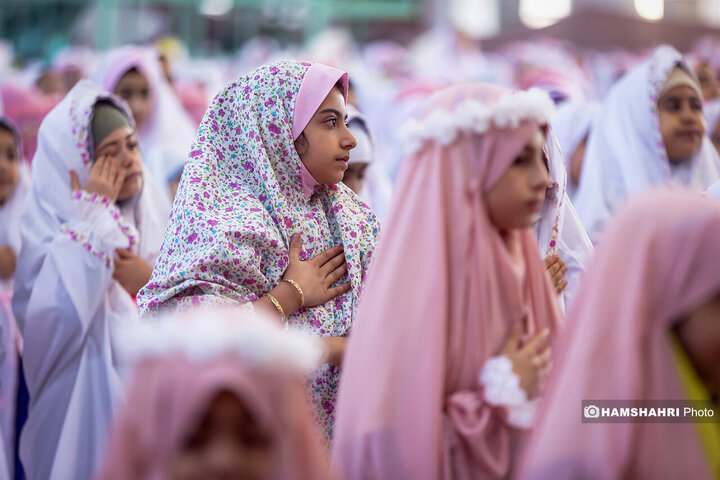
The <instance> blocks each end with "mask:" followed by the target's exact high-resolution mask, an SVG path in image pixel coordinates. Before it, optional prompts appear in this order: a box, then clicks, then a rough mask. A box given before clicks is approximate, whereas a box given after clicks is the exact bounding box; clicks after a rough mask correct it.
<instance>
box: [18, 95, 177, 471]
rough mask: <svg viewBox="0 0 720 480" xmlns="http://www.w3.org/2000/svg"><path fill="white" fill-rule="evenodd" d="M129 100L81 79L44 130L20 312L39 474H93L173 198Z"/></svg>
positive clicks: (30, 438) (26, 211)
mask: <svg viewBox="0 0 720 480" xmlns="http://www.w3.org/2000/svg"><path fill="white" fill-rule="evenodd" d="M147 178H148V176H147V173H146V171H145V170H144V169H143V165H142V157H141V155H140V151H139V148H138V146H137V135H136V134H135V130H134V127H133V123H132V119H131V117H130V114H129V112H128V111H127V110H126V107H125V104H124V103H122V101H121V100H120V99H118V98H117V97H113V96H111V95H110V94H109V93H107V92H105V91H103V90H101V89H100V88H98V87H96V86H94V85H92V84H91V83H89V82H87V81H81V82H79V83H78V84H77V85H76V86H75V87H74V88H73V89H72V90H71V91H70V92H69V93H68V95H67V96H66V97H65V99H64V100H63V101H62V102H61V103H60V104H58V106H57V107H55V108H54V109H53V110H52V111H51V112H50V113H49V114H48V116H47V117H46V118H45V120H44V121H43V123H42V125H41V126H40V132H39V136H38V151H37V153H36V155H35V158H34V159H33V179H32V183H31V186H30V191H29V192H28V196H27V198H26V201H25V205H24V207H23V215H22V223H21V225H22V227H21V234H22V242H23V249H22V251H21V253H20V256H19V259H18V267H17V273H16V276H15V292H14V296H13V310H14V312H15V316H16V318H17V321H18V324H19V326H20V329H21V331H22V334H23V338H24V350H23V360H22V361H23V368H24V371H25V377H26V380H27V384H28V390H29V393H30V398H31V402H30V407H29V415H28V420H27V423H26V425H25V428H24V430H23V432H22V435H21V439H20V458H21V460H22V462H23V465H24V467H25V471H26V474H27V476H28V478H46V479H66V478H89V476H90V473H91V471H92V469H93V466H94V463H95V460H96V457H97V454H98V452H99V448H100V447H101V445H102V441H103V438H104V436H105V423H106V421H107V420H108V419H109V417H110V413H111V407H112V403H113V400H114V398H115V396H116V394H117V393H118V390H119V388H120V384H119V379H118V376H117V367H118V365H117V361H116V359H115V357H114V355H113V350H112V349H113V334H112V329H113V327H114V326H116V325H117V324H119V323H122V322H128V321H132V320H133V319H134V318H136V316H137V313H136V309H135V305H134V303H133V298H132V297H133V295H134V294H135V293H136V292H137V290H138V289H139V288H140V286H141V285H143V284H144V283H146V282H147V280H148V278H149V275H150V266H149V264H152V262H153V261H154V258H155V256H156V253H157V251H158V249H159V245H160V239H161V235H162V232H163V231H164V222H165V218H167V217H166V215H167V213H166V212H167V205H166V204H164V203H163V197H162V196H161V194H160V193H159V192H157V191H153V190H152V183H150V182H147V181H146V180H147Z"/></svg>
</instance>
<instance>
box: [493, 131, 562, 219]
mask: <svg viewBox="0 0 720 480" xmlns="http://www.w3.org/2000/svg"><path fill="white" fill-rule="evenodd" d="M544 145H545V135H544V134H543V131H542V129H541V128H538V129H537V131H535V133H533V135H532V136H531V137H530V139H529V140H528V141H527V143H526V144H525V147H523V150H522V151H521V152H520V153H519V154H518V156H517V157H516V158H515V160H514V161H513V163H512V164H511V165H510V167H509V168H508V169H507V171H505V173H504V174H503V176H502V177H500V180H498V181H497V183H496V184H495V185H493V187H492V188H491V189H490V190H489V191H488V192H487V193H486V194H485V202H486V204H487V209H488V214H489V215H490V220H491V221H492V223H493V224H494V225H495V227H497V228H498V229H499V230H500V231H508V230H512V229H516V228H527V227H529V226H531V225H532V224H533V222H534V221H535V220H536V219H537V216H538V214H539V212H540V209H541V208H542V206H543V203H544V202H545V191H546V189H547V187H548V184H549V183H550V177H549V175H548V169H547V166H546V165H547V163H546V160H545V153H544V151H543V146H544Z"/></svg>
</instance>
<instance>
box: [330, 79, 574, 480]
mask: <svg viewBox="0 0 720 480" xmlns="http://www.w3.org/2000/svg"><path fill="white" fill-rule="evenodd" d="M552 109H553V105H552V101H551V100H550V98H549V97H548V96H547V95H546V94H544V93H539V92H510V91H508V90H505V89H503V88H501V87H497V86H492V85H488V84H482V83H475V84H467V85H461V86H456V87H450V88H447V89H444V90H442V91H441V92H439V93H437V94H436V95H434V96H433V97H431V99H430V100H429V102H428V104H427V106H426V108H425V110H424V113H423V115H422V116H421V119H420V120H419V121H415V122H413V123H412V124H411V125H412V126H411V127H408V128H407V129H405V133H404V137H405V138H406V142H409V143H408V144H407V146H408V152H411V153H410V154H409V155H408V156H406V157H405V160H404V163H403V167H402V170H401V172H400V175H399V178H398V183H397V196H396V198H397V199H399V201H397V202H395V203H394V205H393V207H392V210H391V212H390V219H389V222H388V230H387V231H386V232H384V234H383V237H382V240H381V244H380V246H379V251H378V258H377V259H376V263H375V266H374V267H373V270H372V271H371V273H370V277H369V279H368V284H367V286H366V288H365V292H364V294H363V295H364V297H363V300H362V302H361V304H360V308H359V312H358V319H357V321H356V322H355V326H354V327H353V333H352V335H351V336H350V341H349V345H348V349H347V352H346V355H345V360H344V363H343V374H342V379H341V384H340V397H339V399H338V425H337V430H336V435H335V441H334V442H335V443H334V449H333V466H334V467H335V468H337V469H338V470H339V471H340V472H342V473H344V475H345V478H347V479H364V478H374V479H388V480H389V479H397V478H412V479H415V480H424V479H427V480H430V479H432V480H437V479H451V478H464V479H471V478H504V477H506V476H507V475H508V474H509V473H510V470H511V465H512V459H513V455H514V454H515V446H516V442H517V439H518V435H519V433H520V431H518V430H516V429H514V428H513V427H511V426H510V425H509V424H508V423H507V422H506V419H505V418H504V417H503V413H502V411H501V409H496V408H494V407H492V406H491V405H490V404H489V403H487V402H486V399H485V397H484V392H483V388H482V387H481V385H480V382H479V380H478V376H479V373H480V370H481V368H482V367H483V365H484V364H485V363H486V361H487V360H488V359H490V358H491V357H493V356H495V355H498V354H499V353H500V351H501V350H502V348H503V346H504V344H505V342H506V340H507V337H508V335H509V333H510V331H511V330H512V329H513V328H514V327H515V326H520V327H521V328H522V330H523V332H524V333H525V334H527V335H531V334H534V333H536V332H539V331H540V330H542V329H544V328H546V327H547V328H549V329H550V330H551V331H555V330H556V329H557V328H559V327H560V325H561V323H562V316H561V313H560V310H559V304H558V301H557V299H556V296H555V293H554V291H553V290H552V288H551V285H550V281H549V278H548V275H547V273H546V272H545V268H544V266H543V263H542V260H541V259H540V254H539V252H538V246H537V240H536V238H535V235H534V234H533V231H532V229H531V228H527V229H522V230H516V231H511V232H508V234H507V238H505V239H503V237H502V236H501V234H500V232H499V231H498V230H497V228H496V227H495V226H494V225H493V224H492V223H491V220H490V218H489V215H488V212H487V209H486V208H487V207H486V205H485V200H484V196H485V194H486V193H487V192H488V190H489V189H490V188H492V187H493V185H495V184H496V182H497V181H498V180H499V179H500V178H501V177H502V175H503V174H504V173H505V171H506V170H507V169H508V167H509V166H510V165H511V163H512V161H513V159H514V158H515V157H516V156H517V154H518V153H519V152H520V151H521V150H522V148H523V146H524V145H525V143H526V142H527V141H528V139H529V138H530V136H531V135H532V134H533V132H535V131H537V129H538V128H539V127H540V126H541V125H543V124H545V123H547V121H548V120H549V118H550V114H551V111H552Z"/></svg>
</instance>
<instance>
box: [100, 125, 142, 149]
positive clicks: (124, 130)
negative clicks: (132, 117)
mask: <svg viewBox="0 0 720 480" xmlns="http://www.w3.org/2000/svg"><path fill="white" fill-rule="evenodd" d="M134 133H135V131H134V130H133V129H132V128H130V127H128V126H124V127H120V128H118V129H116V130H113V132H112V133H110V134H109V135H108V136H107V137H105V138H104V139H103V141H102V142H100V145H98V146H97V148H103V147H104V146H106V145H107V144H109V143H111V142H117V141H118V140H124V139H125V138H127V137H128V136H130V135H132V134H134Z"/></svg>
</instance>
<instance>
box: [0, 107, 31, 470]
mask: <svg viewBox="0 0 720 480" xmlns="http://www.w3.org/2000/svg"><path fill="white" fill-rule="evenodd" d="M22 158H23V157H22V145H21V142H20V132H19V131H18V130H17V128H16V127H15V125H14V124H13V123H12V122H11V121H10V120H9V119H7V118H4V117H2V116H0V426H1V427H2V428H0V431H2V436H1V437H0V476H1V477H3V478H13V475H12V472H13V470H14V468H13V467H14V465H13V464H14V455H15V448H14V445H15V412H16V394H17V388H18V355H19V354H20V351H21V350H22V340H21V337H20V334H19V332H18V329H17V324H16V323H15V318H14V316H13V314H12V309H11V305H10V299H11V298H12V290H13V278H14V276H15V267H16V265H17V255H18V253H19V252H20V211H21V209H22V202H23V199H24V198H25V194H26V193H27V190H28V185H29V183H30V176H29V173H28V168H27V165H26V164H25V162H23V160H22Z"/></svg>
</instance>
